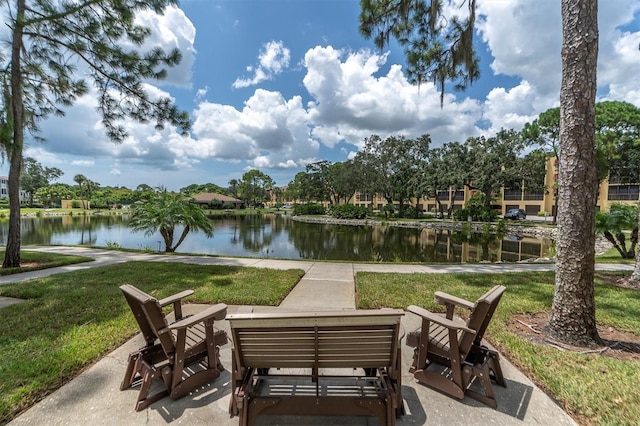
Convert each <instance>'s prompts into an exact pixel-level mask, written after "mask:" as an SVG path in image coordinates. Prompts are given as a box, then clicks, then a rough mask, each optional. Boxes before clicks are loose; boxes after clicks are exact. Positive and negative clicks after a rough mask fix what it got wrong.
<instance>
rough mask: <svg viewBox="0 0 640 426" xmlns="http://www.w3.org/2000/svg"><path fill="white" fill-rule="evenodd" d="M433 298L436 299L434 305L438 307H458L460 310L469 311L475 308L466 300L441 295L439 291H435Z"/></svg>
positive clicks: (444, 294) (445, 294)
mask: <svg viewBox="0 0 640 426" xmlns="http://www.w3.org/2000/svg"><path fill="white" fill-rule="evenodd" d="M434 297H435V299H436V303H438V304H440V305H455V306H460V307H461V308H465V309H468V310H470V311H471V310H473V308H474V307H475V304H474V303H472V302H469V301H468V300H464V299H461V298H459V297H456V296H452V295H450V294H447V293H443V292H441V291H436V292H435V294H434Z"/></svg>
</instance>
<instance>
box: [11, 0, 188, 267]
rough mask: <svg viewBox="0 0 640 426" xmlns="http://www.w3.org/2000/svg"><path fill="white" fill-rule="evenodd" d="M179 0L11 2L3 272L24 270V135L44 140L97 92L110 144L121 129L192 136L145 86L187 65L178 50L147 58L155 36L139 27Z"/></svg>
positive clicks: (183, 119) (155, 51)
mask: <svg viewBox="0 0 640 426" xmlns="http://www.w3.org/2000/svg"><path fill="white" fill-rule="evenodd" d="M175 3H176V2H175V0H93V1H86V2H68V1H57V0H7V1H6V2H5V4H6V5H7V6H6V7H7V15H6V16H7V18H8V20H7V22H5V24H6V25H7V27H9V29H10V35H9V37H10V40H9V44H10V52H11V53H10V55H9V56H8V57H7V58H4V60H3V58H0V61H1V66H0V94H1V95H2V96H0V102H1V103H2V105H1V108H0V143H2V148H3V149H4V151H5V153H6V154H7V157H8V159H9V200H10V205H9V207H10V213H9V231H8V235H7V247H6V251H5V258H4V262H3V266H4V267H18V266H20V203H19V187H20V175H21V169H22V151H23V147H24V139H25V131H29V132H30V133H31V134H32V135H33V136H34V137H35V138H36V139H39V138H40V136H39V134H38V130H39V129H38V123H39V122H40V121H41V120H42V119H44V118H46V117H48V116H50V115H52V114H53V115H58V116H62V115H64V113H65V111H64V108H66V107H69V106H71V105H73V104H74V102H75V101H76V100H77V98H78V97H80V96H83V95H86V94H88V93H89V92H90V87H91V85H90V83H93V91H94V92H95V93H94V95H93V96H94V98H95V99H96V100H97V103H98V105H97V109H98V111H99V112H100V114H101V116H102V124H103V126H104V128H105V132H106V134H107V136H108V137H109V138H110V139H112V140H113V141H115V142H121V141H123V140H124V138H125V137H126V136H127V131H126V128H125V126H124V125H123V123H122V121H123V120H124V119H131V120H134V121H138V122H142V123H147V122H152V123H154V124H155V126H156V128H162V127H163V126H164V125H165V124H166V123H169V124H171V125H174V126H176V127H177V128H178V129H180V131H181V132H182V133H186V132H187V131H188V130H189V128H190V126H191V123H190V120H189V116H188V114H187V113H186V112H181V111H179V110H178V109H177V108H176V107H175V105H174V104H173V102H172V100H171V99H170V98H168V97H154V96H151V95H150V94H149V93H148V92H147V90H146V89H145V84H144V82H145V81H148V80H159V79H163V78H164V77H165V76H166V69H165V67H168V66H173V65H176V64H177V63H178V62H179V61H180V58H181V55H180V52H179V51H178V50H177V49H174V50H171V51H169V52H165V51H164V50H163V49H162V48H161V47H160V46H154V47H152V48H150V49H149V50H143V48H142V45H143V43H144V41H145V40H146V39H147V38H148V36H149V35H150V34H151V30H150V29H149V28H146V27H143V26H141V25H139V24H137V21H136V15H137V14H138V13H139V12H142V11H152V12H155V13H159V14H161V13H163V11H164V9H165V7H167V6H168V5H172V4H175Z"/></svg>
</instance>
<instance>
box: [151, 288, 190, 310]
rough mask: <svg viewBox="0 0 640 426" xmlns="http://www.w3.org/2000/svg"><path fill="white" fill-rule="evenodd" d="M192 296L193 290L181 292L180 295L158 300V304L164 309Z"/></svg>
mask: <svg viewBox="0 0 640 426" xmlns="http://www.w3.org/2000/svg"><path fill="white" fill-rule="evenodd" d="M192 294H193V290H185V291H181V292H180V293H177V294H174V295H172V296H169V297H165V298H164V299H160V300H158V303H159V304H160V306H163V307H164V306H167V305H169V304H171V303H175V302H179V301H180V300H182V299H184V298H185V297H187V296H191V295H192Z"/></svg>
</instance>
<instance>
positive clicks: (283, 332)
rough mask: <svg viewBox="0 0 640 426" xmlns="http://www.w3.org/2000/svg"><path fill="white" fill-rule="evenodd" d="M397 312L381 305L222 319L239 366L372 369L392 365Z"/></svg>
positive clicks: (397, 319) (395, 341)
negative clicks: (379, 306) (372, 308)
mask: <svg viewBox="0 0 640 426" xmlns="http://www.w3.org/2000/svg"><path fill="white" fill-rule="evenodd" d="M354 314H355V315H354ZM403 314H404V311H402V310H391V309H383V310H375V311H354V312H344V311H340V312H338V313H336V312H333V313H326V312H323V313H317V314H313V315H309V314H299V313H293V314H259V315H256V314H236V315H229V316H227V319H228V320H229V323H230V327H231V333H232V336H233V340H234V346H235V348H236V351H235V352H236V357H237V361H238V363H239V365H240V366H242V367H254V368H287V367H289V368H376V367H387V366H390V365H393V362H394V360H395V358H394V357H395V356H396V348H397V344H398V342H397V341H398V337H399V336H398V333H399V327H400V318H401V316H402V315H403Z"/></svg>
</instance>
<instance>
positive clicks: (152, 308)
mask: <svg viewBox="0 0 640 426" xmlns="http://www.w3.org/2000/svg"><path fill="white" fill-rule="evenodd" d="M122 287H125V286H122ZM122 287H121V288H122ZM122 291H123V292H124V294H125V297H126V298H127V301H128V302H129V305H130V306H132V304H133V306H132V307H131V309H132V311H133V312H142V313H143V314H144V316H145V318H146V322H144V323H145V326H144V328H146V329H147V332H149V333H150V336H154V338H157V339H158V340H159V341H160V344H161V345H162V349H163V350H164V352H165V354H167V356H168V357H170V362H172V361H173V360H172V359H171V355H172V354H174V353H175V350H176V349H175V347H176V342H175V338H174V336H173V333H172V332H171V331H170V330H169V328H168V323H167V319H166V318H165V316H164V313H163V312H162V307H161V306H160V303H159V302H158V299H156V298H155V297H153V296H151V295H149V294H147V293H145V292H143V291H141V290H139V289H137V288H135V287H133V286H126V288H123V289H122ZM136 319H138V314H137V313H136ZM138 324H140V329H141V330H142V331H143V334H145V339H147V335H146V332H145V331H144V330H143V325H142V324H141V321H138ZM162 330H164V332H161V331H162ZM147 341H148V340H147Z"/></svg>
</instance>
